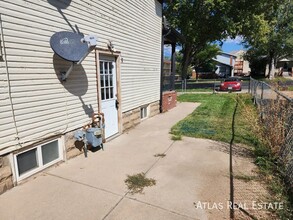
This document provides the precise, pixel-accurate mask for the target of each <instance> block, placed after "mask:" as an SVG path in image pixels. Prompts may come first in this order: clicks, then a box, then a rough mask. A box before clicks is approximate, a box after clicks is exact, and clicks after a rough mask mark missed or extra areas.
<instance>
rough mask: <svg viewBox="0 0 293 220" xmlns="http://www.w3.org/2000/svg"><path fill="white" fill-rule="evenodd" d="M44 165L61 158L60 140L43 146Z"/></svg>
mask: <svg viewBox="0 0 293 220" xmlns="http://www.w3.org/2000/svg"><path fill="white" fill-rule="evenodd" d="M42 158H43V165H45V164H47V163H50V162H52V161H54V160H56V159H58V158H59V147H58V141H54V142H51V143H49V144H46V145H43V146H42Z"/></svg>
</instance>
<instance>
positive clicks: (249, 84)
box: [248, 76, 251, 93]
mask: <svg viewBox="0 0 293 220" xmlns="http://www.w3.org/2000/svg"><path fill="white" fill-rule="evenodd" d="M250 87H251V76H250V77H249V83H248V93H250Z"/></svg>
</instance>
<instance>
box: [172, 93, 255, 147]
mask: <svg viewBox="0 0 293 220" xmlns="http://www.w3.org/2000/svg"><path fill="white" fill-rule="evenodd" d="M237 98H238V99H239V100H240V102H243V103H245V104H246V105H247V106H251V109H252V112H254V107H253V104H252V102H251V97H250V95H248V94H239V95H237V94H183V95H180V96H179V97H178V101H180V102H200V103H201V105H200V106H199V107H198V108H197V109H196V110H195V111H194V112H193V113H192V114H191V115H189V116H188V117H186V118H185V119H183V120H182V121H180V122H178V123H177V124H176V125H175V126H173V127H172V129H171V133H172V134H175V135H178V134H182V135H185V136H189V137H196V138H207V139H212V140H217V141H223V142H230V140H231V137H232V133H231V126H232V117H233V112H234V109H235V106H236V99H237ZM250 126H251V125H250V123H249V121H248V120H247V119H246V116H245V114H244V111H243V110H242V106H241V105H238V108H237V112H236V120H235V142H236V143H243V144H247V145H254V144H255V143H256V142H257V139H256V138H255V137H254V135H253V133H252V131H251V130H252V129H251V127H250Z"/></svg>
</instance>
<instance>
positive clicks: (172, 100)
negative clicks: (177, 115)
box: [162, 91, 177, 112]
mask: <svg viewBox="0 0 293 220" xmlns="http://www.w3.org/2000/svg"><path fill="white" fill-rule="evenodd" d="M176 104H177V92H175V91H167V92H163V100H162V111H163V112H166V111H168V110H170V109H172V108H174V107H176Z"/></svg>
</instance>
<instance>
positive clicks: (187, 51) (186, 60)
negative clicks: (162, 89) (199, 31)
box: [181, 45, 192, 79]
mask: <svg viewBox="0 0 293 220" xmlns="http://www.w3.org/2000/svg"><path fill="white" fill-rule="evenodd" d="M191 52H192V48H191V47H190V46H188V45H185V46H184V49H183V59H182V66H181V71H182V79H186V77H187V70H188V66H189V65H190V62H191Z"/></svg>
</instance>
